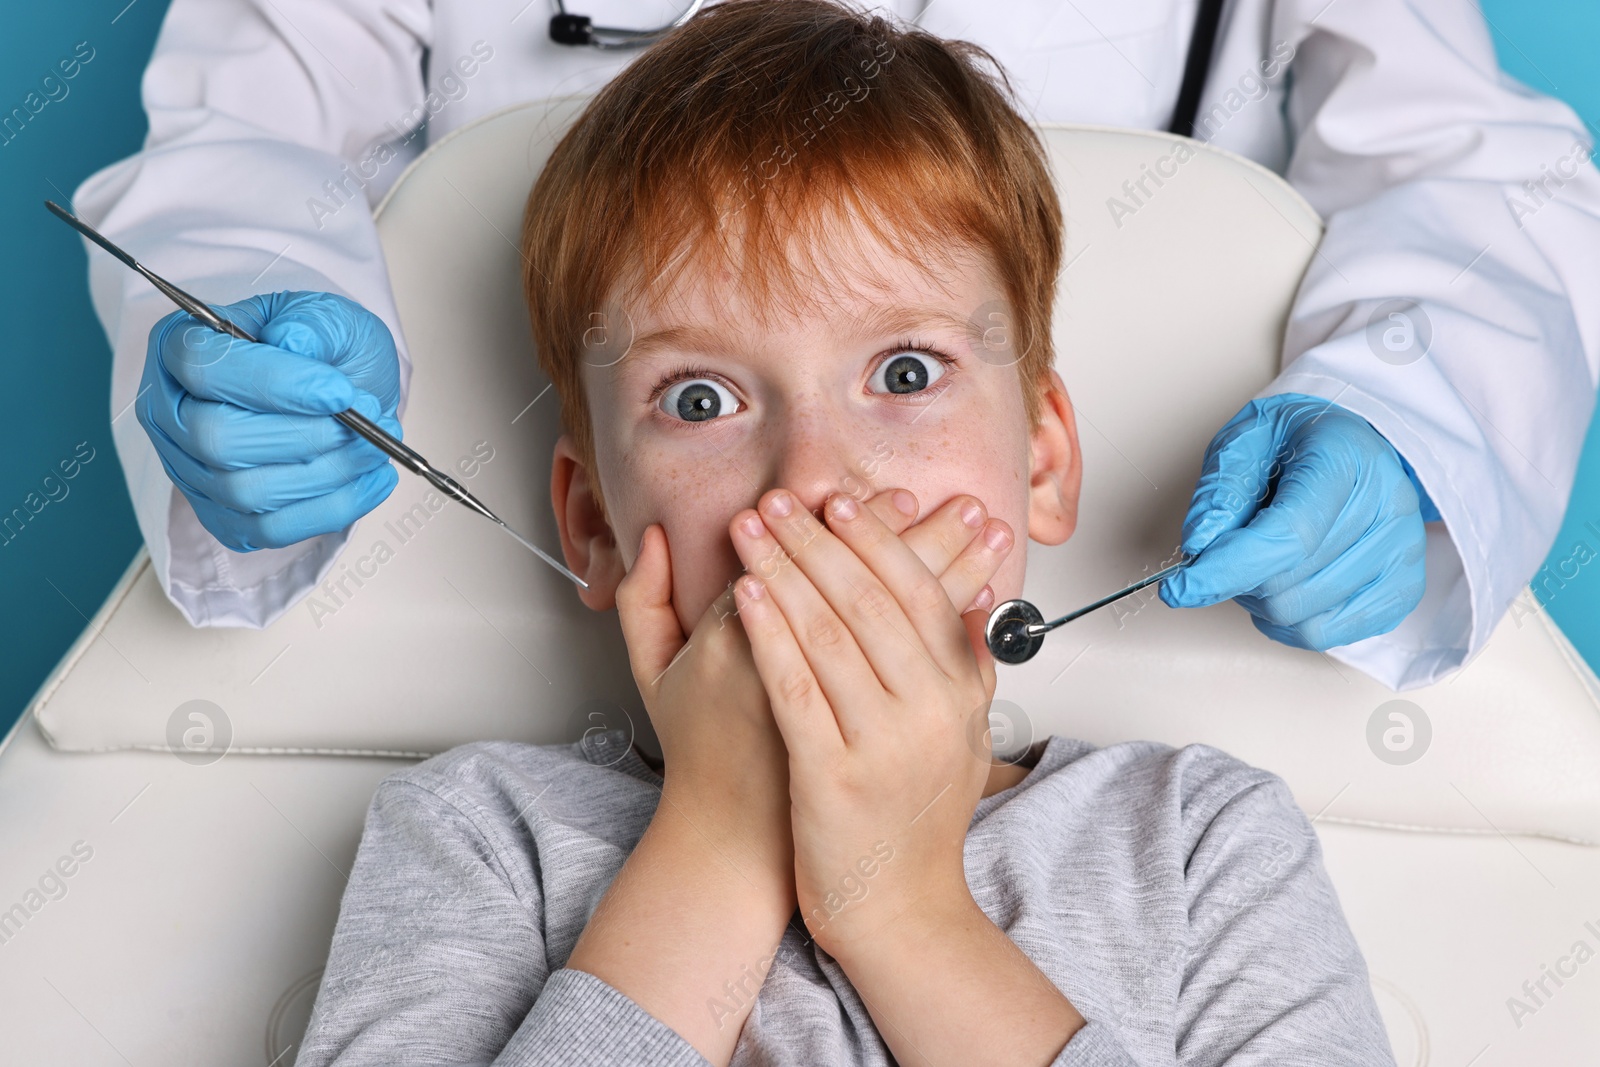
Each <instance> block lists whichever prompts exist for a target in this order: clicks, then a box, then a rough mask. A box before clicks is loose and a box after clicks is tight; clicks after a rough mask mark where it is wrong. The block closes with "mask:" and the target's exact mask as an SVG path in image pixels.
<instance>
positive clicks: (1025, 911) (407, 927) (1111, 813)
mask: <svg viewBox="0 0 1600 1067" xmlns="http://www.w3.org/2000/svg"><path fill="white" fill-rule="evenodd" d="M1029 759H1030V760H1031V761H1033V767H1032V769H1031V770H1030V771H1029V773H1028V776H1027V777H1026V778H1025V779H1023V781H1021V782H1020V783H1018V784H1017V785H1015V786H1013V787H1011V788H1010V789H1007V790H1005V791H1003V792H1000V793H996V794H995V795H993V796H990V797H985V798H984V799H982V800H981V801H979V803H978V807H977V811H976V812H975V813H974V814H973V819H972V825H971V826H970V828H969V829H968V831H967V838H966V847H965V859H966V876H967V885H968V886H969V887H970V889H971V890H972V894H973V897H974V898H975V899H976V900H977V902H978V904H979V906H980V907H982V909H983V911H984V912H985V913H986V914H987V915H988V916H989V918H990V919H991V920H992V921H993V922H994V923H995V924H996V925H997V926H999V927H1000V928H1001V929H1002V930H1004V931H1005V932H1006V934H1007V935H1008V936H1009V937H1010V938H1011V939H1012V941H1014V942H1015V943H1016V944H1017V945H1018V946H1019V947H1020V948H1021V949H1022V951H1023V952H1024V953H1026V954H1027V956H1028V957H1029V958H1030V959H1032V960H1033V962H1034V964H1035V965H1036V966H1038V968H1039V969H1040V970H1041V971H1043V972H1044V974H1045V975H1046V976H1048V977H1049V979H1050V980H1051V981H1052V982H1053V983H1055V985H1056V987H1057V988H1059V989H1060V990H1061V991H1062V993H1064V994H1065V995H1066V996H1067V997H1068V999H1070V1000H1071V1001H1072V1003H1073V1005H1074V1006H1076V1007H1077V1009H1078V1011H1079V1012H1080V1013H1082V1015H1083V1016H1084V1018H1085V1019H1087V1020H1088V1023H1087V1025H1085V1026H1084V1027H1083V1028H1082V1029H1080V1030H1079V1031H1078V1032H1077V1033H1076V1034H1074V1035H1073V1036H1072V1038H1071V1040H1069V1041H1068V1042H1067V1043H1066V1046H1065V1047H1064V1048H1063V1049H1062V1050H1061V1053H1060V1055H1059V1056H1057V1058H1056V1059H1055V1060H1054V1061H1053V1062H1052V1064H1051V1065H1048V1067H1130V1065H1135V1064H1137V1065H1140V1067H1154V1065H1156V1064H1183V1065H1185V1067H1190V1065H1192V1067H1202V1065H1212V1064H1229V1065H1230V1067H1239V1065H1243V1064H1262V1065H1271V1067H1293V1065H1297V1064H1305V1065H1308V1067H1310V1065H1315V1067H1339V1065H1347V1064H1349V1065H1354V1064H1361V1065H1372V1064H1387V1065H1391V1067H1392V1065H1393V1064H1394V1056H1393V1053H1392V1052H1391V1051H1390V1049H1389V1042H1388V1037H1387V1035H1386V1033H1385V1031H1384V1028H1383V1023H1382V1020H1381V1019H1380V1018H1379V1015H1378V1010H1377V1006H1376V1004H1375V1003H1374V1001H1373V997H1372V990H1371V986H1370V985H1369V982H1368V978H1367V968H1366V962H1365V961H1364V960H1363V958H1362V956H1361V951H1360V949H1359V948H1357V946H1356V943H1355V939H1354V938H1353V937H1352V936H1351V933H1350V929H1349V927H1348V926H1347V925H1346V923H1345V920H1344V915H1343V912H1342V911H1341V910H1340V908H1339V901H1338V898H1337V897H1336V896H1335V894H1334V891H1333V887H1332V885H1331V884H1330V883H1329V880H1328V875H1327V872H1326V871H1325V870H1324V868H1323V865H1322V853H1321V848H1320V846H1319V844H1318V841H1317V837H1316V834H1315V832H1314V831H1313V830H1312V828H1311V825H1310V823H1309V822H1308V821H1307V820H1306V817H1305V815H1304V814H1303V813H1302V812H1301V811H1300V809H1299V807H1297V806H1296V804H1295V802H1294V800H1293V798H1292V797H1291V795H1290V793H1289V790H1288V788H1287V787H1286V786H1285V785H1284V783H1283V781H1282V780H1281V779H1279V778H1278V777H1277V776H1276V775H1273V774H1270V773H1268V772H1266V771H1262V770H1258V769H1256V768H1253V767H1250V766H1248V765H1247V764H1244V763H1242V762H1240V761H1239V760H1236V759H1234V758H1233V757H1231V756H1229V755H1227V754H1226V753H1223V752H1221V751H1219V750H1217V749H1214V748H1211V747H1209V746H1206V745H1189V746H1187V747H1185V748H1181V749H1173V748H1171V747H1169V746H1166V745H1161V744H1156V743H1154V742H1133V743H1127V744H1119V745H1113V746H1110V747H1108V748H1095V747H1094V746H1093V745H1090V744H1089V743H1087V742H1084V741H1075V740H1071V739H1069V738H1066V737H1060V736H1055V737H1051V738H1049V739H1048V740H1047V741H1042V742H1039V743H1038V744H1036V745H1035V746H1034V747H1033V749H1032V750H1030V752H1029ZM661 784H662V779H661V776H660V775H658V774H657V773H656V772H655V771H653V770H651V768H650V767H649V766H648V765H647V764H646V763H645V762H644V760H643V759H641V758H640V755H639V753H638V751H637V750H636V749H634V748H633V747H632V746H631V745H630V744H629V743H628V739H627V737H626V736H625V735H624V734H623V733H622V732H621V731H612V732H609V733H596V734H593V735H590V736H588V737H586V738H585V739H584V740H583V741H581V742H579V743H577V744H573V745H525V744H516V743H512V742H477V743H474V744H468V745H462V746H460V747H458V748H454V749H451V750H450V751H449V752H445V753H442V754H441V755H438V756H435V757H433V758H432V759H429V760H426V761H424V762H422V763H419V764H417V765H416V766H414V767H408V768H406V769H404V770H401V771H398V772H396V773H394V774H392V775H390V776H389V777H387V778H386V779H384V780H383V782H381V783H380V784H379V786H378V790H377V793H376V795H375V796H374V797H373V799H372V804H371V807H370V808H369V810H368V812H367V822H366V829H365V831H364V832H363V834H362V838H361V845H360V848H359V850H358V852H357V855H356V862H355V868H354V870H353V871H352V872H351V875H350V884H349V886H348V887H347V888H346V890H345V894H344V900H343V903H342V904H341V906H340V910H339V921H338V925H337V928H336V929H335V930H334V935H333V946H332V951H331V954H330V956H329V958H328V965H327V970H326V972H325V973H324V975H323V979H322V988H321V990H320V991H319V992H318V994H317V1001H316V1007H315V1009H314V1011H313V1013H312V1017H311V1023H310V1026H309V1028H308V1029H307V1031H306V1035H305V1040H304V1042H303V1045H302V1047H301V1049H300V1054H299V1058H298V1059H297V1060H296V1061H295V1062H296V1064H297V1065H298V1067H323V1065H326V1064H337V1065H339V1067H368V1065H371V1067H380V1065H381V1067H423V1065H440V1067H443V1065H450V1067H464V1065H467V1064H477V1065H482V1064H495V1065H497V1067H535V1065H539V1067H543V1065H547V1064H548V1065H564V1067H576V1065H594V1067H601V1065H618V1067H620V1065H624V1064H626V1065H640V1067H644V1065H656V1064H661V1065H673V1067H678V1065H682V1067H701V1065H704V1064H705V1063H706V1062H707V1061H706V1060H705V1058H704V1057H702V1056H701V1055H700V1054H699V1053H698V1052H696V1051H695V1049H694V1047H693V1046H692V1045H690V1044H689V1043H688V1042H687V1041H685V1040H684V1039H683V1038H682V1037H681V1036H679V1034H678V1033H677V1032H676V1031H674V1030H672V1029H671V1028H670V1027H668V1026H667V1025H666V1024H665V1023H663V1022H661V1021H660V1020H658V1019H656V1018H655V1017H654V1016H652V1015H650V1014H649V1013H648V1012H646V1011H645V1010H644V1009H642V1008H640V1007H639V1006H638V1005H637V1004H635V1003H634V1002H633V1001H632V1000H630V999H629V998H628V997H627V996H625V995H624V994H622V993H621V992H620V991H618V990H617V989H616V988H614V987H613V986H611V985H609V984H608V983H606V982H604V981H602V980H601V979H599V978H596V977H595V976H593V975H591V974H588V973H586V972H584V971H577V970H571V969H568V968H567V967H565V966H564V964H565V962H566V960H567V958H568V956H569V955H570V954H571V952H572V948H573V945H574V944H576V942H577V940H578V935H579V934H580V933H581V932H582V931H583V928H584V926H585V924H586V923H587V922H588V920H589V916H590V915H591V914H592V912H593V911H594V908H595V905H596V904H597V903H598V902H599V900H600V897H601V895H602V894H603V893H604V892H605V890H606V887H607V886H608V885H610V883H611V879H612V878H613V877H615V875H616V873H617V871H618V870H619V869H620V868H621V867H622V864H623V861H624V860H626V859H627V858H628V854H629V852H630V851H632V849H633V847H634V845H635V844H636V843H637V842H638V840H639V838H640V836H641V835H642V834H643V833H644V830H645V827H646V826H647V825H648V824H649V822H650V817H651V815H652V813H653V812H654V811H655V808H656V802H657V800H658V798H659V796H660V791H661ZM738 995H739V994H738V993H737V991H736V990H735V991H734V992H732V993H730V998H732V997H736V996H738ZM724 1004H725V1005H727V1008H731V1007H733V1006H735V1002H734V1001H733V1000H732V999H726V1000H724ZM727 1008H724V1010H727ZM708 1010H713V1011H714V1010H716V1009H715V1007H714V1006H713V1005H710V1004H709V1003H708ZM893 1062H894V1061H893V1059H892V1058H891V1056H890V1053H889V1050H888V1047H887V1046H886V1045H885V1044H884V1041H883V1039H882V1038H881V1037H879V1035H878V1032H877V1030H876V1028H875V1027H874V1025H873V1022H872V1018H871V1016H870V1015H869V1014H868V1013H867V1010H866V1008H865V1006H864V1005H863V1004H862V1002H861V998H860V997H859V996H858V995H857V993H856V991H855V989H854V988H853V987H852V986H851V984H850V980H849V978H848V977H847V976H846V975H845V973H844V971H843V970H842V969H841V968H840V967H839V965H838V964H837V963H836V962H835V961H834V960H833V958H832V957H830V956H829V955H828V954H827V953H826V952H824V951H822V950H821V949H819V948H817V947H816V946H815V945H814V944H812V943H811V942H810V940H809V938H808V937H807V935H806V933H805V926H804V924H803V923H802V922H801V919H800V915H799V912H798V911H797V912H796V913H795V915H794V916H793V918H792V921H791V922H790V924H789V927H788V928H787V929H786V931H785V932H784V934H783V940H782V942H781V943H780V945H779V946H778V951H777V955H776V958H775V960H774V961H773V963H772V967H771V970H770V971H769V972H768V974H767V977H766V980H765V982H764V983H762V984H761V986H760V990H759V993H758V995H757V998H756V1003H755V1007H754V1008H753V1009H752V1010H751V1013H750V1016H749V1019H748V1020H747V1021H746V1024H745V1027H744V1030H743V1032H742V1034H741V1035H740V1037H739V1043H738V1046H737V1048H736V1049H735V1051H734V1056H733V1064H734V1067H757V1065H762V1067H766V1065H774V1067H776V1065H790V1064H793V1065H796V1067H831V1065H835V1064H841V1065H842V1064H872V1065H880V1067H881V1065H888V1064H891V1063H893ZM1037 1067H1047V1065H1044V1064H1039V1065H1037Z"/></svg>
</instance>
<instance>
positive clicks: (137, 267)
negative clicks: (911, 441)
mask: <svg viewBox="0 0 1600 1067" xmlns="http://www.w3.org/2000/svg"><path fill="white" fill-rule="evenodd" d="M44 206H45V207H47V208H49V209H50V212H51V213H52V214H54V215H55V216H56V217H57V218H59V219H60V220H61V221H63V222H65V223H66V224H67V225H69V226H71V227H72V228H73V229H74V230H77V231H78V232H79V233H81V234H83V236H85V237H87V238H88V239H89V240H91V241H93V242H94V243H95V244H97V245H99V246H100V247H101V248H103V249H105V250H106V251H107V252H109V253H111V255H112V256H113V257H114V258H115V259H117V260H118V261H119V262H121V263H123V264H125V265H126V266H128V267H130V268H131V269H133V270H134V271H136V272H138V274H139V275H141V276H142V277H143V278H144V279H145V280H146V281H148V282H149V283H150V284H151V285H153V286H155V287H156V288H157V289H159V290H161V292H162V293H163V294H165V295H166V297H167V298H168V299H169V300H171V301H172V302H173V303H174V304H177V305H178V306H179V307H180V308H182V309H183V310H184V311H187V312H188V313H189V314H191V315H193V316H194V317H195V318H197V319H199V320H200V321H201V322H202V323H204V324H205V325H206V326H208V327H210V328H211V329H213V330H216V331H217V332H218V333H225V334H227V335H228V336H229V337H233V338H237V339H238V340H240V341H249V342H250V343H252V344H260V343H261V342H260V341H259V340H258V339H257V338H256V337H254V336H252V335H251V334H250V332H249V331H248V330H246V329H244V328H243V327H242V326H240V325H238V324H237V323H235V322H232V321H230V320H229V319H227V318H225V317H223V316H221V315H218V314H217V313H216V312H215V311H213V310H211V308H209V307H208V306H206V305H205V304H204V303H202V302H201V301H200V300H199V299H197V298H195V297H193V296H191V295H189V294H188V293H186V292H184V291H183V290H182V289H179V288H178V287H177V286H176V285H173V284H172V283H171V282H169V281H167V280H166V279H165V278H163V277H161V276H160V275H159V274H157V273H155V272H154V271H152V270H149V269H147V268H146V267H145V266H144V264H142V263H140V262H139V261H138V260H136V259H134V258H133V257H132V256H130V255H129V254H128V253H127V252H125V251H123V250H122V249H121V248H120V247H118V246H117V245H116V244H114V243H113V242H112V241H111V240H109V239H108V238H106V237H105V236H104V235H103V234H101V233H100V232H99V231H98V230H96V229H95V228H94V227H93V226H90V225H89V224H88V223H86V222H84V221H83V220H82V219H80V218H78V216H76V215H74V214H73V213H72V212H70V211H68V210H67V209H65V208H63V207H62V206H61V205H60V204H57V203H56V202H55V201H53V200H46V201H45V202H44ZM333 417H334V418H336V419H338V420H339V421H340V422H342V423H344V424H345V425H346V426H348V427H349V428H350V429H351V430H353V431H354V432H355V433H357V434H360V435H361V436H362V437H364V438H366V439H367V440H368V441H371V442H372V443H373V444H374V445H376V446H377V447H378V448H380V449H382V450H383V452H384V454H385V455H387V456H388V457H389V458H390V459H393V460H394V461H395V462H396V463H398V464H400V465H401V466H402V467H404V468H406V469H407V470H409V471H411V472H412V473H413V474H420V475H421V476H422V477H424V478H426V479H427V480H428V481H429V482H431V483H433V485H434V487H435V488H437V489H438V490H439V491H440V492H441V493H443V494H445V496H447V497H450V498H451V499H452V500H456V501H458V502H460V503H462V504H465V505H466V506H467V507H469V508H471V509H472V510H473V511H476V512H477V513H478V514H479V515H482V516H483V517H484V518H486V519H489V520H491V521H493V522H495V523H497V524H499V526H500V527H501V528H502V529H504V530H505V531H506V533H508V534H510V535H511V536H512V537H514V538H516V539H517V540H518V541H519V542H521V543H522V545H523V546H525V547H526V548H528V549H530V550H532V552H533V553H534V555H536V556H538V557H539V558H540V559H542V560H544V561H545V562H546V563H548V564H550V566H552V567H554V568H555V569H556V570H558V571H560V572H561V573H562V574H564V575H566V576H567V577H568V578H571V579H572V580H573V581H574V582H576V583H578V585H579V586H581V587H582V588H584V589H587V588H589V583H588V582H586V581H584V580H583V579H582V578H579V577H578V576H577V575H576V574H573V573H572V572H571V571H570V570H568V569H567V568H566V567H564V566H562V565H561V563H560V562H559V561H557V560H556V559H555V558H554V557H553V556H551V555H550V554H549V553H548V552H545V551H544V550H543V549H541V548H539V547H538V546H537V545H535V544H534V543H533V542H531V541H529V540H528V539H527V538H525V537H523V536H522V535H520V534H518V533H517V532H516V531H515V530H513V529H512V528H511V527H509V526H507V525H506V523H505V520H504V519H502V518H500V516H498V515H496V514H495V513H494V512H492V511H490V510H489V509H488V507H486V506H485V505H484V503H483V502H482V501H480V500H479V499H478V498H477V497H475V496H473V495H472V494H471V493H469V492H467V490H466V488H465V487H463V486H462V485H461V483H459V482H457V481H456V480H455V479H454V478H452V477H450V476H449V475H448V474H446V473H444V472H443V471H441V470H439V469H438V468H437V467H435V466H434V465H433V464H431V463H429V462H428V461H427V460H426V459H424V458H422V454H421V453H419V452H417V451H416V450H415V449H414V448H412V447H410V446H409V445H407V444H406V443H405V442H404V441H401V440H400V439H399V438H397V437H393V436H391V435H390V434H389V432H388V431H387V430H385V429H384V428H383V427H381V426H379V425H378V424H377V423H375V422H373V421H372V420H371V419H369V418H367V417H366V416H365V415H363V414H361V412H359V411H357V410H356V409H355V408H346V409H345V410H344V411H336V412H334V413H333Z"/></svg>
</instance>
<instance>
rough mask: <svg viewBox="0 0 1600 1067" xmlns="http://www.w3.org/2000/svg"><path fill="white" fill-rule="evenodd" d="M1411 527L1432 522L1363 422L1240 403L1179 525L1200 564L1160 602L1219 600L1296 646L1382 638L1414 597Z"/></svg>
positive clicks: (1303, 403) (1330, 412)
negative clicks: (1232, 603) (1233, 602)
mask: <svg viewBox="0 0 1600 1067" xmlns="http://www.w3.org/2000/svg"><path fill="white" fill-rule="evenodd" d="M1425 517H1426V518H1429V519H1437V518H1439V512H1438V510H1437V509H1435V508H1434V506H1433V504H1432V502H1431V501H1429V500H1428V498H1427V494H1426V493H1424V492H1422V489H1421V486H1420V484H1418V483H1417V482H1416V481H1415V475H1414V474H1413V473H1412V472H1411V469H1410V467H1409V465H1407V464H1406V463H1405V461H1404V460H1403V459H1402V458H1401V457H1400V454H1399V453H1398V452H1396V451H1395V449H1394V446H1393V445H1391V444H1390V443H1389V442H1388V440H1386V439H1385V438H1384V437H1383V436H1382V435H1381V434H1379V433H1378V431H1377V430H1375V429H1373V428H1372V424H1371V423H1369V422H1367V420H1365V419H1363V418H1361V417H1360V416H1359V415H1356V414H1355V413H1353V412H1351V411H1349V410H1347V409H1345V408H1342V407H1339V406H1338V405H1337V404H1332V403H1330V402H1329V401H1327V400H1324V399H1322V398H1320V397H1314V396H1306V395H1305V394H1303V393H1286V394H1283V395H1280V396H1269V397H1262V398H1259V399H1256V400H1252V401H1250V403H1248V404H1246V405H1245V406H1244V408H1243V409H1242V410H1241V411H1240V412H1239V413H1238V414H1237V415H1235V416H1234V417H1233V418H1232V419H1230V420H1229V421H1228V424H1227V425H1226V426H1224V427H1223V428H1222V429H1221V430H1220V431H1218V433H1217V436H1216V437H1215V438H1213V439H1212V441H1211V444H1210V445H1209V446H1208V447H1207V448H1206V454H1205V461H1204V466H1203V468H1202V470H1201V473H1200V481H1199V483H1198V484H1197V485H1196V486H1195V492H1194V499H1193V502H1192V503H1191V504H1190V505H1189V514H1188V515H1187V517H1186V518H1185V519H1184V523H1183V546H1182V547H1183V551H1184V552H1186V553H1195V552H1198V553H1200V558H1199V559H1197V560H1195V561H1194V562H1193V563H1191V564H1190V565H1189V566H1187V567H1185V568H1184V569H1183V570H1181V571H1179V572H1178V573H1177V574H1174V575H1173V576H1172V577H1170V578H1167V579H1165V580H1164V581H1163V582H1162V583H1161V599H1162V601H1164V602H1165V603H1166V604H1167V605H1168V606H1169V607H1174V608H1194V607H1204V606H1206V605H1208V604H1216V603H1218V602H1220V601H1223V600H1226V599H1228V598H1230V597H1232V598H1234V599H1235V600H1237V601H1238V603H1239V604H1240V606H1242V607H1243V608H1244V609H1245V610H1246V611H1248V612H1250V614H1251V615H1252V616H1254V619H1253V620H1252V621H1253V622H1254V623H1255V626H1256V629H1258V630H1260V631H1261V632H1262V633H1264V634H1266V635H1267V636H1268V637H1270V638H1272V639H1273V640H1275V641H1281V642H1282V643H1284V644H1286V645H1293V646H1295V647H1297V648H1310V649H1316V650H1318V651H1321V650H1323V649H1328V648H1333V647H1334V646H1336V645H1347V644H1350V643H1351V642H1353V641H1359V640H1361V639H1363V638H1366V637H1372V636H1374V635H1376V634H1382V633H1387V632H1389V631H1390V630H1392V629H1394V628H1395V627H1396V626H1398V625H1399V624H1400V620H1401V619H1403V618H1405V617H1406V615H1407V614H1409V613H1410V612H1411V610H1412V609H1413V608H1415V607H1416V606H1417V604H1418V602H1420V601H1421V599H1422V589H1423V578H1424V568H1423V555H1424V549H1425V546H1426V542H1425V539H1424V534H1423V526H1422V524H1423V520H1424V518H1425Z"/></svg>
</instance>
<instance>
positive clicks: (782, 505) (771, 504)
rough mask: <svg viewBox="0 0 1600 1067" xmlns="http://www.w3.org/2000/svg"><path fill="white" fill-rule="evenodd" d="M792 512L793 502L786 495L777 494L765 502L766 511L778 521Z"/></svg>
mask: <svg viewBox="0 0 1600 1067" xmlns="http://www.w3.org/2000/svg"><path fill="white" fill-rule="evenodd" d="M793 510H794V501H793V500H791V499H790V498H789V494H788V493H778V494H777V495H776V496H774V497H773V498H772V499H771V500H769V501H767V511H768V512H769V513H771V514H773V515H776V516H777V517H778V518H780V519H781V518H783V517H784V516H785V515H787V514H789V512H791V511H793Z"/></svg>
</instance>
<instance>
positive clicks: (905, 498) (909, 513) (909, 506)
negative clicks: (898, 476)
mask: <svg viewBox="0 0 1600 1067" xmlns="http://www.w3.org/2000/svg"><path fill="white" fill-rule="evenodd" d="M894 506H895V507H897V508H899V509H900V514H902V515H904V516H905V517H906V518H908V519H909V518H914V517H915V516H916V514H917V498H916V497H914V496H912V495H911V494H910V493H908V492H906V491H905V490H904V489H896V490H895V491H894Z"/></svg>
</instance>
